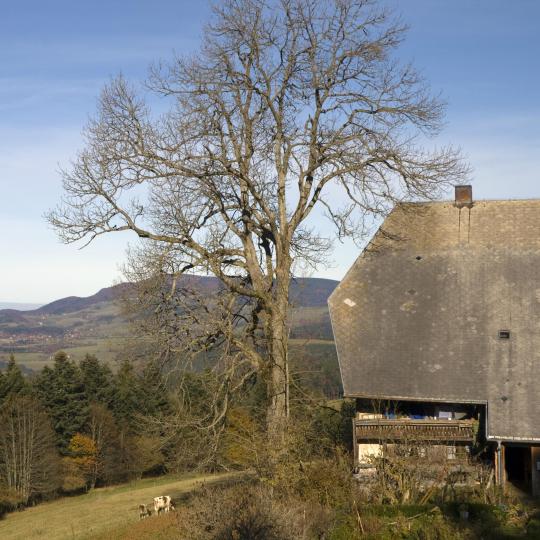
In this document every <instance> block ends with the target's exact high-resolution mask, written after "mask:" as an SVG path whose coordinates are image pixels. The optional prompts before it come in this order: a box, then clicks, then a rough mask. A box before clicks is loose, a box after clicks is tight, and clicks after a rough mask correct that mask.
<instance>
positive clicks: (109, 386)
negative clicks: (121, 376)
mask: <svg viewBox="0 0 540 540" xmlns="http://www.w3.org/2000/svg"><path fill="white" fill-rule="evenodd" d="M79 368H80V370H81V376H82V382H83V385H84V389H85V392H86V396H87V398H88V401H89V402H95V403H103V404H104V405H106V406H107V407H110V406H111V404H112V402H113V398H114V386H113V374H112V371H111V370H110V369H109V367H108V366H107V365H105V364H102V363H101V362H100V361H99V360H98V359H97V357H96V356H94V355H93V354H87V355H86V356H85V357H84V358H83V359H82V361H81V362H80V364H79Z"/></svg>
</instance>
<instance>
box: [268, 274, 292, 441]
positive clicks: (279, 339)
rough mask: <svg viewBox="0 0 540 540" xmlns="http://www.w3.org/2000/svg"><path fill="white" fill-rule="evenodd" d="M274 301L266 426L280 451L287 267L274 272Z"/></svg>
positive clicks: (285, 389)
mask: <svg viewBox="0 0 540 540" xmlns="http://www.w3.org/2000/svg"><path fill="white" fill-rule="evenodd" d="M276 276H277V277H276V283H275V290H274V295H273V296H274V302H273V306H272V309H271V314H270V317H269V322H270V324H269V326H267V339H268V343H269V358H268V361H269V372H268V381H267V395H268V410H267V426H268V437H269V442H270V444H271V447H272V448H274V449H275V450H276V451H279V449H281V448H283V444H284V442H285V435H286V432H287V422H288V417H289V399H288V398H289V368H288V341H289V324H288V310H289V284H290V264H289V263H287V264H286V265H282V266H281V268H279V270H278V271H277V272H276Z"/></svg>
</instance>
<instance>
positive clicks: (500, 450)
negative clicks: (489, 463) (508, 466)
mask: <svg viewBox="0 0 540 540" xmlns="http://www.w3.org/2000/svg"><path fill="white" fill-rule="evenodd" d="M504 461H505V460H504V445H503V444H501V441H497V450H496V451H495V480H496V481H497V484H498V485H499V486H503V487H504V484H505V480H506V471H505V465H504Z"/></svg>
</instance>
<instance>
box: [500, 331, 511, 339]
mask: <svg viewBox="0 0 540 540" xmlns="http://www.w3.org/2000/svg"><path fill="white" fill-rule="evenodd" d="M499 339H510V330H499Z"/></svg>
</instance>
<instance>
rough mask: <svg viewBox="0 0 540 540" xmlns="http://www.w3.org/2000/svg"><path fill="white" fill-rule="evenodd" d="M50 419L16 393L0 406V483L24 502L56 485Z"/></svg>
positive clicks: (57, 469) (34, 403)
mask: <svg viewBox="0 0 540 540" xmlns="http://www.w3.org/2000/svg"><path fill="white" fill-rule="evenodd" d="M59 459H60V458H59V456H58V453H57V451H56V447H55V437H54V431H53V430H52V427H51V425H50V420H49V418H48V417H47V415H46V414H45V412H44V411H43V410H42V408H41V407H40V405H39V404H38V402H37V401H36V400H34V399H33V398H29V397H22V396H17V397H13V398H11V399H9V400H8V401H7V402H6V403H5V404H4V405H3V406H2V408H1V409H0V483H2V484H4V485H5V486H7V487H9V488H11V489H13V490H15V491H16V492H17V493H18V495H19V496H20V497H21V500H22V501H23V502H24V503H26V502H28V500H29V499H30V497H32V496H34V495H40V494H44V493H49V492H52V491H54V490H55V489H57V488H58V487H59V484H60V466H59V464H60V461H59Z"/></svg>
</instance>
